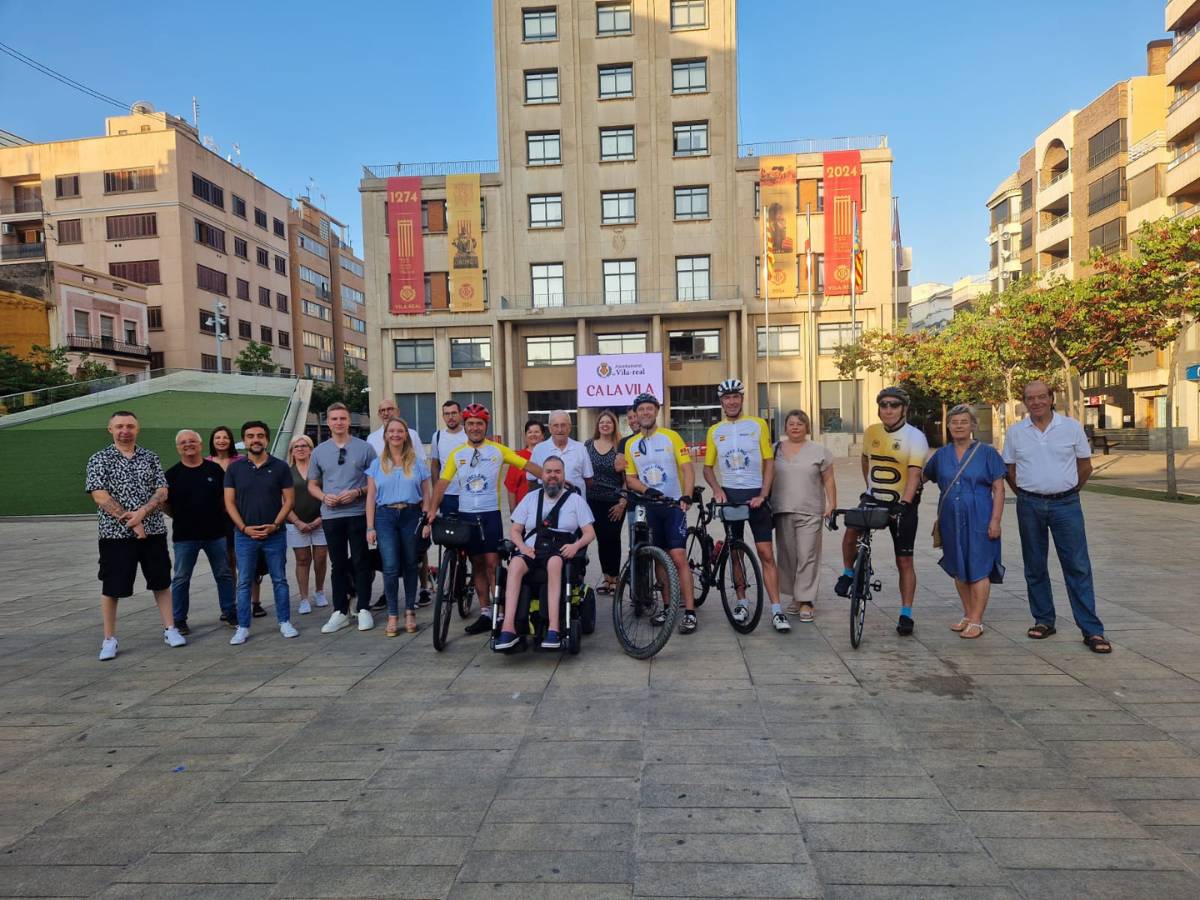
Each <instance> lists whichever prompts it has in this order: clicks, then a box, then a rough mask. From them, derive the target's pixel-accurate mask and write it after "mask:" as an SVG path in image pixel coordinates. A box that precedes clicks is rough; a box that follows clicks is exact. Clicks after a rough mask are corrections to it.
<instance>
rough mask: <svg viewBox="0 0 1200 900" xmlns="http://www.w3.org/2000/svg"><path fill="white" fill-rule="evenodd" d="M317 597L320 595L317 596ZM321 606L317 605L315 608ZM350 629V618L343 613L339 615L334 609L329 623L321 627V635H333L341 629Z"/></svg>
mask: <svg viewBox="0 0 1200 900" xmlns="http://www.w3.org/2000/svg"><path fill="white" fill-rule="evenodd" d="M317 596H318V597H319V596H320V594H318V595H317ZM320 605H321V604H320V603H318V604H317V606H320ZM349 627H350V617H349V616H348V615H346V614H345V613H340V612H338V611H337V610H336V609H335V610H334V611H333V615H332V616H330V617H329V621H328V622H326V623H325V624H324V625H322V626H321V634H333V633H334V632H335V631H341V630H342V629H343V628H349Z"/></svg>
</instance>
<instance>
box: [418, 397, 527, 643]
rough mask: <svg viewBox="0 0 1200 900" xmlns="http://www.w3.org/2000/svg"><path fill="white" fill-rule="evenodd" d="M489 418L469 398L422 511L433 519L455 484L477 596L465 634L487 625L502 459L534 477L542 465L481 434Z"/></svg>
mask: <svg viewBox="0 0 1200 900" xmlns="http://www.w3.org/2000/svg"><path fill="white" fill-rule="evenodd" d="M490 418H491V414H490V413H488V410H487V407H486V406H483V405H482V404H479V403H472V404H471V405H469V406H468V407H467V408H466V409H464V410H463V426H464V427H465V428H466V431H467V442H466V443H465V444H460V445H459V446H457V447H455V448H454V449H453V450H452V451H451V452H450V454H449V456H448V457H447V458H446V462H445V464H444V465H443V466H442V472H441V477H440V478H438V481H437V485H436V486H435V487H434V489H433V497H432V498H431V499H430V502H429V508H428V509H426V510H425V515H426V516H427V518H428V521H429V522H430V523H432V522H433V520H434V519H435V518H437V515H438V512H439V506H440V505H441V502H442V497H443V496H445V494H446V490H447V489H448V488H449V487H450V486H451V484H453V485H454V486H455V487H456V488H457V489H458V512H457V516H458V518H460V519H464V520H466V521H468V522H470V523H472V524H473V525H474V526H475V528H474V529H473V534H472V538H471V543H470V544H469V545H468V546H467V554H468V555H469V556H470V557H471V577H472V578H473V579H474V581H475V595H476V596H477V597H478V598H479V612H480V616H479V618H478V619H477V620H476V621H474V622H472V623H471V624H470V625H468V626H467V627H466V632H467V634H483V633H484V632H485V631H491V629H492V594H493V592H494V588H495V587H496V567H497V566H499V565H500V541H501V540H502V539H503V527H502V525H501V522H500V489H501V486H502V485H503V480H502V479H501V477H500V470H501V469H502V468H503V467H504V464H505V463H508V464H509V465H510V466H516V467H517V468H518V469H524V470H525V471H526V472H529V473H531V474H533V475H536V476H537V477H539V478H540V477H541V475H542V467H541V466H539V465H538V464H537V463H533V462H527V461H526V460H525V458H524V457H521V456H517V454H516V453H514V452H513V451H512V450H509V449H508V448H507V447H505V446H504V445H503V444H497V443H496V442H495V441H489V440H488V439H487V431H488V420H489V419H490Z"/></svg>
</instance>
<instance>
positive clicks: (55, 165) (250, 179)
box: [0, 108, 295, 372]
mask: <svg viewBox="0 0 1200 900" xmlns="http://www.w3.org/2000/svg"><path fill="white" fill-rule="evenodd" d="M288 210H289V203H288V199H287V198H286V197H284V196H283V195H282V194H280V193H278V192H277V191H274V190H272V189H271V188H269V187H268V186H267V185H265V184H263V183H262V182H261V181H259V180H258V179H256V178H255V177H254V176H253V174H251V173H250V172H248V171H246V170H245V169H242V168H241V167H239V166H237V165H234V164H233V163H231V162H229V161H227V160H225V159H223V158H222V157H221V156H219V155H217V154H216V153H214V152H212V151H211V150H209V149H207V148H206V147H204V146H203V145H202V144H201V142H200V139H199V135H198V134H197V132H196V130H195V129H194V128H193V127H192V126H191V125H190V124H188V123H187V122H184V121H183V120H182V119H179V118H178V117H176V116H171V115H168V114H165V113H158V112H153V111H149V110H146V109H144V108H137V109H135V111H133V112H131V114H130V115H127V116H115V117H112V118H109V119H107V120H106V129H105V135H104V136H103V137H93V138H82V139H79V140H71V141H59V142H54V143H44V144H25V145H19V146H14V147H0V231H2V232H3V233H2V234H0V275H2V270H3V266H4V265H6V264H13V263H20V262H28V261H42V260H44V261H48V262H51V263H66V264H67V265H69V266H75V267H78V268H85V269H88V270H91V271H93V272H96V273H107V274H108V275H111V276H113V277H115V278H117V279H122V280H125V281H130V282H136V283H138V284H141V285H144V286H145V288H146V302H147V322H148V335H149V341H148V343H149V345H150V348H151V365H152V366H153V367H154V368H164V367H169V368H189V369H206V370H210V371H211V370H215V369H216V368H217V355H216V331H217V328H218V324H217V319H218V312H219V313H220V316H219V318H220V320H221V324H220V327H221V328H222V331H223V337H225V338H227V340H225V341H223V342H222V352H221V356H222V370H223V371H230V367H231V364H232V361H233V359H234V358H236V357H237V354H238V353H239V352H240V350H241V349H242V348H243V347H244V346H245V345H246V344H247V343H248V342H249V341H250V340H255V341H258V342H260V343H264V344H267V345H269V346H270V347H271V348H272V357H273V359H274V361H275V362H276V363H278V364H279V365H280V366H281V367H282V368H283V370H285V371H286V372H291V371H292V370H293V368H294V365H295V363H294V357H293V337H294V333H293V325H292V315H291V307H292V300H291V296H292V289H291V283H290V281H289V269H290V262H289V254H288V238H287V226H286V223H287V220H288ZM218 304H220V307H219V306H218ZM142 340H143V342H145V339H144V338H142Z"/></svg>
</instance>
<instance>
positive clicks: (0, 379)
mask: <svg viewBox="0 0 1200 900" xmlns="http://www.w3.org/2000/svg"><path fill="white" fill-rule="evenodd" d="M11 351H12V347H11V346H9V345H0V394H16V393H21V392H24V391H36V390H38V389H39V388H46V387H57V386H58V385H60V384H69V383H70V382H72V381H74V380H75V379H74V377H73V376H72V375H71V369H70V365H69V363H68V358H67V353H68V350H67V348H66V347H53V348H51V347H41V346H38V345H36V344H35V345H34V346H33V348H32V349H31V350H30V352H29V355H28V356H24V357H23V356H17V355H16V354H15V353H13V352H11Z"/></svg>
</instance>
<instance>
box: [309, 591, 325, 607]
mask: <svg viewBox="0 0 1200 900" xmlns="http://www.w3.org/2000/svg"><path fill="white" fill-rule="evenodd" d="M313 600H314V601H315V602H316V604H317V606H318V607H321V606H328V605H329V601H328V600H326V599H325V592H324V591H317V592H316V593H315V594H313Z"/></svg>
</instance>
